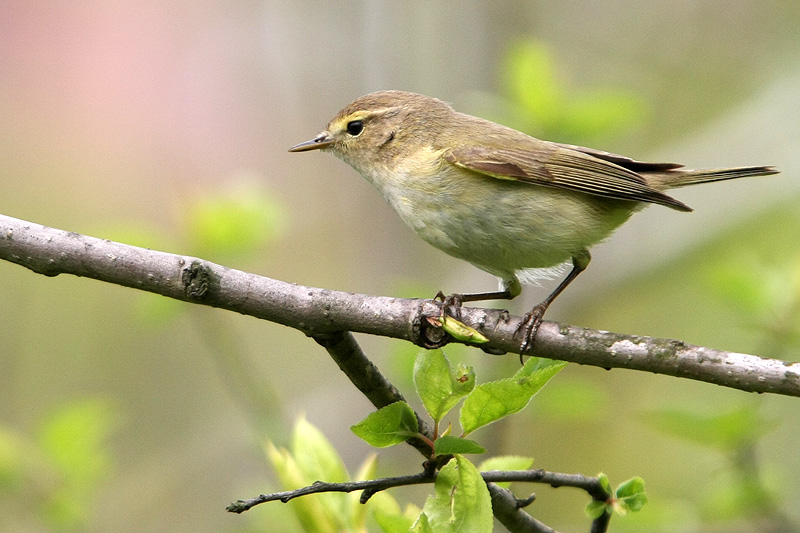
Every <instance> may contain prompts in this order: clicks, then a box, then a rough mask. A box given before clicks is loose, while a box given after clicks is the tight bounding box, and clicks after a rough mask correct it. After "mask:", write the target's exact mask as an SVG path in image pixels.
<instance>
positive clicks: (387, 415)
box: [350, 402, 419, 448]
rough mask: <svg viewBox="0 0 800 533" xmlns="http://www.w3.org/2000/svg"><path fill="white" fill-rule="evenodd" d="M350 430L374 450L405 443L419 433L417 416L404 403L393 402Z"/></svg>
mask: <svg viewBox="0 0 800 533" xmlns="http://www.w3.org/2000/svg"><path fill="white" fill-rule="evenodd" d="M350 430H351V431H352V432H353V433H355V434H356V435H357V436H358V437H360V438H362V439H363V440H365V441H366V442H367V443H369V444H370V445H372V446H375V447H376V448H385V447H387V446H393V445H395V444H400V443H401V442H405V441H406V440H408V439H409V438H411V437H414V436H415V435H417V434H418V433H419V426H418V424H417V416H416V414H415V413H414V410H413V409H412V408H411V406H409V405H408V404H407V403H406V402H395V403H393V404H389V405H387V406H386V407H382V408H380V409H378V410H377V411H375V412H374V413H370V414H369V416H367V417H366V418H365V419H364V420H362V421H361V422H359V423H358V424H356V425H354V426H350Z"/></svg>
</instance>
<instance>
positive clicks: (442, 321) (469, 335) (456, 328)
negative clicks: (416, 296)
mask: <svg viewBox="0 0 800 533" xmlns="http://www.w3.org/2000/svg"><path fill="white" fill-rule="evenodd" d="M428 320H429V321H430V322H431V323H433V324H434V325H436V326H437V327H440V328H442V329H443V330H444V331H445V332H446V333H448V334H449V335H450V336H451V337H453V338H454V339H455V340H457V341H461V342H468V343H471V344H486V343H487V342H489V339H488V338H487V337H485V336H484V335H482V334H481V333H480V332H479V331H478V330H477V329H475V328H471V327H469V326H468V325H466V324H464V323H463V322H459V321H458V320H456V319H455V318H453V317H451V316H448V315H442V316H440V317H437V318H429V319H428Z"/></svg>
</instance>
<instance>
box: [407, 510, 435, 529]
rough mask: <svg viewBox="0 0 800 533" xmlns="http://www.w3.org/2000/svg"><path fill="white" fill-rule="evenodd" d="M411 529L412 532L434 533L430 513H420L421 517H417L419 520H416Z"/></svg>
mask: <svg viewBox="0 0 800 533" xmlns="http://www.w3.org/2000/svg"><path fill="white" fill-rule="evenodd" d="M411 531H412V533H434V531H433V528H432V527H431V524H430V521H429V520H428V515H426V514H425V513H420V515H419V518H417V521H416V522H414V525H413V527H412V528H411ZM437 533H438V531H437Z"/></svg>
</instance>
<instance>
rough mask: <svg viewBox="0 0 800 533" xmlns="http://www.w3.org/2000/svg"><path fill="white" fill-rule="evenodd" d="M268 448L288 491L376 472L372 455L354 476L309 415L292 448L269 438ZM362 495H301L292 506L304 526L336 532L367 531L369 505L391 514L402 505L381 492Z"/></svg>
mask: <svg viewBox="0 0 800 533" xmlns="http://www.w3.org/2000/svg"><path fill="white" fill-rule="evenodd" d="M265 450H266V454H267V458H268V459H269V461H270V462H271V463H272V467H273V468H274V469H275V471H276V473H277V474H278V479H279V480H280V483H281V485H282V486H283V488H284V490H292V489H297V488H300V487H305V486H309V485H312V484H313V483H314V482H315V481H327V482H331V483H342V482H346V481H351V480H361V479H373V478H374V477H375V472H376V466H377V462H376V461H377V456H376V455H374V454H373V455H370V456H368V457H366V458H365V460H364V462H363V463H362V465H361V467H360V468H359V470H358V472H357V473H356V475H355V477H354V478H352V479H351V477H350V475H349V474H348V472H347V468H346V467H345V465H344V462H343V461H342V459H341V457H340V456H339V454H338V453H337V452H336V449H335V448H334V447H333V445H331V443H330V441H328V439H327V438H325V436H324V435H323V434H322V432H321V431H320V430H319V429H317V428H316V427H314V426H313V425H312V424H310V423H309V422H308V421H306V420H305V418H303V417H301V418H300V419H299V420H298V421H297V422H296V423H295V426H294V430H293V434H292V441H291V446H290V448H289V449H287V448H278V447H276V446H275V445H274V444H273V443H272V441H269V440H268V441H267V443H266V448H265ZM359 497H360V493H358V492H353V493H349V494H348V493H332V492H329V493H323V494H316V495H312V496H310V497H308V496H306V497H301V498H295V499H294V500H291V501H290V502H289V503H288V505H289V507H291V508H292V510H293V511H294V514H295V517H296V518H297V520H298V521H299V523H300V524H301V527H302V529H303V531H309V532H331V533H336V532H339V531H353V532H358V531H366V522H365V520H366V513H367V511H369V510H373V509H379V510H381V511H383V514H388V515H393V514H395V512H397V511H398V510H399V507H398V506H397V503H396V502H395V501H394V499H393V498H392V497H391V496H390V495H388V494H387V493H384V492H379V493H377V494H375V495H374V496H373V497H372V498H370V500H369V502H367V504H366V505H364V504H361V503H360V502H359ZM407 530H408V529H406V531H407Z"/></svg>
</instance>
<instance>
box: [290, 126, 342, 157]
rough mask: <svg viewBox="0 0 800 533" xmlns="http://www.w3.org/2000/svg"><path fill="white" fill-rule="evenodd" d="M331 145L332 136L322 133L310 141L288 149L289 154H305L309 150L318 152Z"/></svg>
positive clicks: (325, 132)
mask: <svg viewBox="0 0 800 533" xmlns="http://www.w3.org/2000/svg"><path fill="white" fill-rule="evenodd" d="M332 144H333V136H332V135H331V134H330V133H328V132H327V131H323V132H322V133H320V134H319V135H317V136H316V137H314V138H313V139H311V140H310V141H306V142H303V143H300V144H295V145H294V146H292V147H291V148H289V151H290V152H307V151H309V150H319V149H320V148H325V147H327V146H330V145H332Z"/></svg>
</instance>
